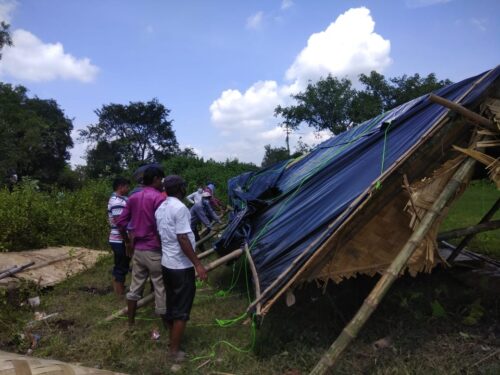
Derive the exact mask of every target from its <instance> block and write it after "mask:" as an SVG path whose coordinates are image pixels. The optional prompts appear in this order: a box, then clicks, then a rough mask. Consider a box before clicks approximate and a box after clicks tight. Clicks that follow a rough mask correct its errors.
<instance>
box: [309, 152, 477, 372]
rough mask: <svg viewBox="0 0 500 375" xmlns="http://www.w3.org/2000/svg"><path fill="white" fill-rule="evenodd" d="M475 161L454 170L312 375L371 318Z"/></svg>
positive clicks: (333, 359) (329, 364)
mask: <svg viewBox="0 0 500 375" xmlns="http://www.w3.org/2000/svg"><path fill="white" fill-rule="evenodd" d="M474 165H475V161H474V159H471V158H467V159H466V160H465V161H464V162H463V163H462V164H461V165H460V167H459V168H458V170H457V171H456V172H455V173H454V175H453V177H452V178H451V179H450V181H449V182H448V184H447V185H446V186H445V187H444V188H443V190H442V191H441V194H440V195H439V197H438V198H437V199H436V201H435V202H434V204H433V205H432V208H431V209H430V210H429V211H427V213H426V214H425V215H424V217H423V218H422V220H421V221H420V223H419V224H418V225H417V226H416V227H415V230H414V232H413V234H412V235H411V236H410V238H409V239H408V241H407V242H406V244H405V245H404V246H403V248H402V249H401V251H400V252H399V254H398V255H397V256H396V258H395V259H394V260H393V262H392V263H391V265H390V266H389V268H388V269H387V270H386V271H385V272H384V274H383V275H382V277H381V278H380V280H379V281H378V282H377V285H375V287H374V288H373V290H372V291H371V292H370V294H369V295H368V297H366V299H365V301H364V302H363V305H362V306H361V308H360V309H359V310H358V312H357V313H356V315H355V316H354V317H353V318H352V320H351V321H350V322H349V324H348V325H347V326H346V327H345V328H344V329H343V331H342V332H341V333H340V335H339V336H338V337H337V339H336V340H335V341H334V342H333V344H332V345H331V346H330V348H329V349H328V350H327V352H326V353H325V354H324V355H323V357H322V358H321V360H320V361H319V362H318V363H317V364H316V366H315V367H314V369H313V370H312V371H311V372H310V374H311V375H319V374H326V373H331V372H332V370H333V367H334V366H335V364H336V363H337V360H338V359H339V357H340V355H341V354H342V353H343V351H344V350H345V349H346V348H347V346H348V345H349V344H350V342H351V341H352V340H353V339H354V338H356V336H357V334H358V332H359V331H360V329H361V328H362V327H363V325H364V324H365V323H366V321H367V320H368V318H369V317H370V316H371V315H372V313H373V312H374V311H375V309H376V308H377V306H378V305H379V303H380V301H381V300H382V299H383V298H384V296H385V295H386V293H387V292H388V290H389V289H390V287H391V285H392V284H393V283H394V281H395V280H396V279H397V277H398V276H399V274H400V273H401V271H402V270H403V268H404V266H405V265H406V263H407V262H408V259H410V257H411V256H412V254H413V252H414V251H415V250H416V249H417V248H418V247H419V245H420V243H421V241H422V239H423V238H424V237H425V236H426V234H427V232H428V231H429V229H430V228H431V226H432V225H433V224H434V222H435V221H436V219H437V218H438V217H439V215H440V214H441V212H442V210H443V209H444V207H445V206H446V205H447V204H448V202H449V201H450V200H451V199H452V198H453V196H454V195H455V193H456V192H457V191H458V189H459V188H460V186H461V185H462V183H464V181H465V180H466V179H467V177H468V176H469V174H470V173H471V172H472V170H473V167H474Z"/></svg>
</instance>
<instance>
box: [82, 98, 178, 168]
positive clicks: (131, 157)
mask: <svg viewBox="0 0 500 375" xmlns="http://www.w3.org/2000/svg"><path fill="white" fill-rule="evenodd" d="M95 113H96V115H97V116H98V118H99V120H98V122H97V123H96V124H91V125H89V126H88V127H87V129H84V130H81V131H80V137H81V138H82V139H84V140H86V141H89V142H91V143H93V148H92V147H91V148H90V149H89V150H88V152H87V162H90V163H93V162H94V163H95V162H96V161H98V159H96V158H97V157H98V156H99V155H101V156H103V155H105V154H106V155H107V156H106V158H109V151H110V148H112V150H111V152H112V153H115V154H116V157H117V158H118V159H117V160H115V161H114V162H115V163H116V164H115V165H121V166H123V167H131V166H134V165H137V164H143V163H146V162H153V161H160V160H162V159H164V158H167V157H169V156H172V155H176V154H177V153H178V152H179V145H178V143H177V138H176V137H175V132H174V130H173V128H172V122H173V121H172V120H170V119H169V114H170V110H169V109H167V108H166V107H165V106H164V105H163V104H161V103H160V102H159V101H158V99H156V98H155V99H152V100H150V101H148V102H130V103H129V104H128V105H123V104H113V103H112V104H107V105H103V106H102V107H101V108H100V109H97V110H96V111H95ZM106 149H107V151H106ZM108 160H109V159H108Z"/></svg>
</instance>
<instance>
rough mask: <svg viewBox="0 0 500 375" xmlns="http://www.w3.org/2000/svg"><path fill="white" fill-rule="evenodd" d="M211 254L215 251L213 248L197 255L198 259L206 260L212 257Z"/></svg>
mask: <svg viewBox="0 0 500 375" xmlns="http://www.w3.org/2000/svg"><path fill="white" fill-rule="evenodd" d="M213 253H215V249H214V248H211V249H208V250H207V251H204V252H202V253H200V254H198V259H203V258H206V257H208V256H209V255H212V254H213Z"/></svg>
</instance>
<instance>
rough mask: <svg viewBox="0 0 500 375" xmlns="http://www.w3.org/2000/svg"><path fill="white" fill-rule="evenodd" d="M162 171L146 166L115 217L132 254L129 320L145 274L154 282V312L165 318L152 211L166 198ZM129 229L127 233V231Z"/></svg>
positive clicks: (140, 291)
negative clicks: (138, 186)
mask: <svg viewBox="0 0 500 375" xmlns="http://www.w3.org/2000/svg"><path fill="white" fill-rule="evenodd" d="M163 177H165V174H164V173H163V171H162V170H161V169H159V168H156V167H149V168H148V169H146V170H145V171H144V179H143V182H144V188H143V189H142V190H141V191H139V192H137V193H135V194H133V195H132V196H131V197H130V198H129V200H128V202H127V206H125V208H124V209H123V211H122V213H121V214H120V216H119V217H118V219H117V220H116V226H117V227H118V229H119V230H120V233H121V234H122V236H123V239H124V241H125V246H126V248H127V255H129V256H132V253H133V257H132V281H131V283H130V289H129V292H128V293H127V306H128V324H129V326H133V325H134V323H135V311H136V309H137V301H138V300H139V299H141V297H142V293H143V291H144V286H145V284H146V280H147V278H148V276H149V277H150V278H151V282H152V283H153V288H154V294H155V312H156V314H158V315H160V316H161V317H162V318H163V319H165V312H166V306H165V303H166V294H165V286H164V284H163V278H162V277H163V276H162V270H161V243H160V238H159V236H158V231H157V229H156V219H155V211H156V209H157V208H158V207H159V206H160V204H161V203H162V202H163V201H164V200H165V196H164V195H162V193H161V192H160V191H161V188H162V179H163ZM127 231H128V233H127Z"/></svg>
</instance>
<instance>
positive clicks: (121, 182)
mask: <svg viewBox="0 0 500 375" xmlns="http://www.w3.org/2000/svg"><path fill="white" fill-rule="evenodd" d="M129 188H130V180H128V179H127V178H125V177H116V178H115V179H114V180H113V191H114V192H115V193H117V194H118V195H127V193H128V190H129Z"/></svg>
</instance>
